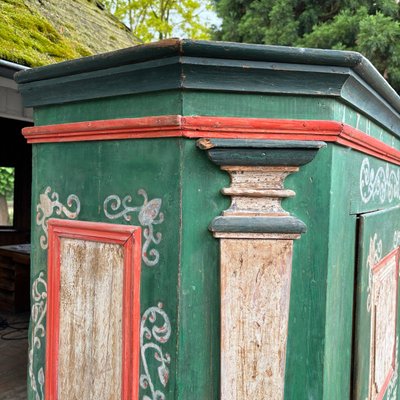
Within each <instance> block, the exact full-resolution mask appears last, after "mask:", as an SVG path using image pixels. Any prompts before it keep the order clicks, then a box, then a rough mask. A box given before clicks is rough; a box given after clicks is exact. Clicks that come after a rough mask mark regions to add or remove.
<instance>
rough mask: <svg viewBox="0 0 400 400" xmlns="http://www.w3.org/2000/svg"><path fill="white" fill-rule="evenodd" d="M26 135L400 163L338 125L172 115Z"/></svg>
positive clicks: (38, 129)
mask: <svg viewBox="0 0 400 400" xmlns="http://www.w3.org/2000/svg"><path fill="white" fill-rule="evenodd" d="M22 133H23V135H24V136H25V138H26V139H27V140H28V143H58V142H78V141H91V140H122V139H141V138H165V137H187V138H192V139H195V138H204V137H207V138H221V139H222V138H225V139H275V140H321V141H325V142H332V143H337V144H340V145H342V146H345V147H349V148H352V149H355V150H357V151H360V152H362V153H365V154H369V155H371V156H374V157H377V158H380V159H382V160H385V161H389V162H391V163H394V164H398V165H400V151H399V150H397V149H395V148H393V147H391V146H389V145H387V144H385V143H383V142H381V141H380V140H378V139H375V138H373V137H371V136H369V135H367V134H366V133H364V132H362V131H360V130H358V129H355V128H353V127H351V126H350V125H346V124H343V123H341V122H337V121H323V120H286V119H264V118H229V117H182V116H180V115H167V116H159V117H143V118H126V119H115V120H102V121H87V122H74V123H70V124H59V125H47V126H34V127H27V128H24V129H23V130H22Z"/></svg>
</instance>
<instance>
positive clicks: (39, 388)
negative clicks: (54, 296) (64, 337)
mask: <svg viewBox="0 0 400 400" xmlns="http://www.w3.org/2000/svg"><path fill="white" fill-rule="evenodd" d="M46 311H47V283H46V281H45V279H44V273H43V272H41V273H40V274H39V276H38V277H37V278H36V280H35V281H34V282H33V284H32V310H31V338H30V339H31V342H30V345H29V354H28V358H29V360H28V373H29V378H30V385H31V388H32V391H33V393H34V396H35V397H34V399H35V400H43V399H44V393H43V387H44V371H43V367H40V369H39V371H38V372H37V375H35V373H34V371H33V361H34V358H35V353H36V351H37V350H39V349H40V348H41V347H42V340H43V338H44V337H45V335H46V331H45V327H44V318H45V316H46Z"/></svg>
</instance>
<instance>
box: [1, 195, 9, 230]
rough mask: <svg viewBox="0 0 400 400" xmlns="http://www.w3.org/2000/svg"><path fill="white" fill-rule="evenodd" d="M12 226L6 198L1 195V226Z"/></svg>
mask: <svg viewBox="0 0 400 400" xmlns="http://www.w3.org/2000/svg"><path fill="white" fill-rule="evenodd" d="M1 225H3V226H4V225H10V216H9V215H8V207H7V200H6V196H4V195H0V226H1Z"/></svg>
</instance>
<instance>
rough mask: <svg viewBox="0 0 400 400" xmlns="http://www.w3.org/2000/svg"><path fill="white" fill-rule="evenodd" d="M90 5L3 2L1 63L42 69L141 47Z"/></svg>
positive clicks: (76, 0) (78, 1)
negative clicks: (5, 61) (53, 64)
mask: <svg viewBox="0 0 400 400" xmlns="http://www.w3.org/2000/svg"><path fill="white" fill-rule="evenodd" d="M98 11H101V10H100V9H99V8H98V7H97V6H96V4H95V3H93V2H91V1H89V0H57V1H52V0H46V1H41V2H40V1H39V0H25V1H24V0H0V15H1V18H2V23H1V24H0V58H1V59H5V60H8V61H12V62H15V63H18V64H23V65H27V66H30V67H37V66H41V65H46V64H52V63H56V62H59V61H64V60H68V59H73V58H79V57H84V56H88V55H92V54H97V53H102V52H106V51H111V50H117V49H119V48H124V47H129V46H132V45H134V44H136V41H135V39H134V37H133V35H132V34H131V33H130V32H129V31H127V30H126V28H125V27H124V26H123V25H122V24H119V23H118V22H116V21H115V20H114V19H113V18H112V16H110V15H108V14H107V13H106V12H105V11H101V12H98Z"/></svg>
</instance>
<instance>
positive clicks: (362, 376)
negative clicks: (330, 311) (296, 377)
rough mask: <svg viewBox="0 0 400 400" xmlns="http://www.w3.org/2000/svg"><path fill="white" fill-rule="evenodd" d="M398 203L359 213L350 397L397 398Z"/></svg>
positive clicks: (361, 398)
mask: <svg viewBox="0 0 400 400" xmlns="http://www.w3.org/2000/svg"><path fill="white" fill-rule="evenodd" d="M399 245H400V208H399V207H395V208H391V209H388V210H383V211H376V212H372V213H368V214H363V215H361V216H360V224H359V243H358V265H357V279H356V285H357V286H356V299H355V300H356V308H355V309H356V314H355V338H354V339H355V340H354V369H353V374H354V375H353V376H354V379H353V383H354V384H353V396H352V398H353V399H357V400H366V399H368V400H382V399H384V400H392V399H396V400H397V399H398V394H397V392H398V391H397V381H398V379H397V375H398V346H399V328H398V325H399V307H398V292H399V285H398V278H399V254H400V248H399Z"/></svg>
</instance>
